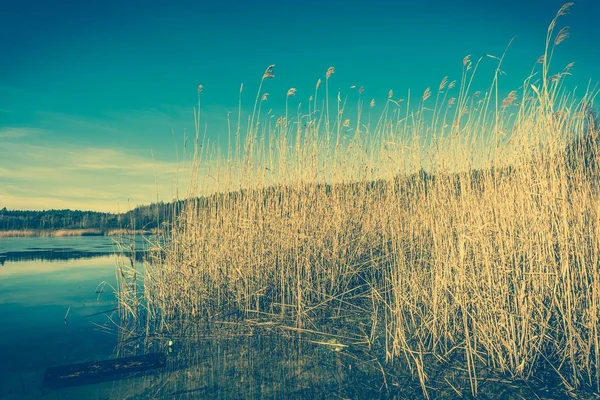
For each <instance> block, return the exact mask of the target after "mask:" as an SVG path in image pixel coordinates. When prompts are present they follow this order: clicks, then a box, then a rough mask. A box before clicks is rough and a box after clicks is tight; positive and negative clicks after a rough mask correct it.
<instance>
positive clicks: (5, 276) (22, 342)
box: [0, 237, 118, 399]
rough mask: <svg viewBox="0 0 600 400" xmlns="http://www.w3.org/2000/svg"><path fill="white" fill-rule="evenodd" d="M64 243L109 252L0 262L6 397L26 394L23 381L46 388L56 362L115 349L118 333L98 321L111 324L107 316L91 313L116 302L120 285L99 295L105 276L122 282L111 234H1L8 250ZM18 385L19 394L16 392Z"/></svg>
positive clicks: (0, 377) (0, 362) (0, 394)
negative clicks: (117, 275)
mask: <svg viewBox="0 0 600 400" xmlns="http://www.w3.org/2000/svg"><path fill="white" fill-rule="evenodd" d="M88 245H89V246H88ZM54 246H56V247H54ZM61 246H64V247H69V248H77V249H80V250H94V249H93V248H94V247H96V248H98V247H102V248H105V249H107V254H106V255H105V256H102V257H97V258H91V259H74V260H59V261H52V262H51V261H16V262H12V261H7V262H5V263H4V265H2V266H0V320H1V323H0V399H3V398H5V397H6V398H21V397H20V395H17V396H16V397H15V396H14V393H16V392H15V391H16V390H17V386H18V389H19V390H21V386H22V385H25V386H26V387H27V386H33V387H36V388H37V387H39V384H40V378H41V376H43V373H44V371H45V369H46V368H47V367H49V366H55V365H64V364H71V363H77V362H83V361H88V360H96V359H102V358H110V357H111V356H112V355H113V350H114V346H115V345H116V337H115V336H114V335H111V334H107V333H105V332H102V331H101V330H100V329H99V328H98V327H97V326H96V325H94V323H95V324H100V325H104V324H106V323H107V318H106V315H104V314H99V315H96V316H90V315H91V314H95V313H98V312H101V311H106V310H111V309H113V308H115V307H116V303H115V299H114V294H113V289H112V287H110V286H108V285H106V286H105V287H104V290H103V291H102V293H97V291H98V290H99V289H100V288H101V287H99V284H101V283H102V282H107V283H108V284H110V285H113V286H114V285H115V282H116V278H115V265H116V262H117V260H118V257H117V256H116V255H113V254H110V252H111V251H112V244H111V240H110V238H102V237H100V238H97V237H85V238H81V237H79V238H2V239H0V253H2V252H3V251H19V250H21V251H28V249H31V248H33V247H42V248H45V249H52V248H60V247H61ZM69 307H70V311H69V315H68V320H67V322H68V324H66V323H65V321H64V317H65V314H66V312H67V310H68V309H69ZM107 326H108V327H110V328H113V326H111V325H110V324H108V325H107ZM21 380H24V382H23V384H21V382H20V381H21ZM28 380H31V381H28ZM15 382H18V385H17V383H15ZM15 385H16V386H15ZM11 387H12V388H13V389H14V390H13V389H9V388H11ZM11 390H13V394H12V395H10V396H8V395H9V394H10V393H9V392H10V391H11ZM21 394H22V393H21ZM37 395H39V392H37ZM33 397H34V398H35V396H33Z"/></svg>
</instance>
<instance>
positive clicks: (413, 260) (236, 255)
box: [135, 7, 600, 397]
mask: <svg viewBox="0 0 600 400" xmlns="http://www.w3.org/2000/svg"><path fill="white" fill-rule="evenodd" d="M567 11H568V7H567V8H566V9H565V7H563V8H561V10H560V12H559V13H558V15H557V18H558V17H560V16H561V15H564V14H565V13H566V12H567ZM556 23H557V22H556V19H555V20H554V21H552V23H551V29H550V30H549V33H548V38H547V42H548V45H547V48H546V51H545V54H544V56H543V57H540V58H539V63H536V66H535V67H534V68H536V69H541V71H538V72H541V75H542V76H543V80H542V81H541V82H535V81H533V80H532V79H533V78H531V77H530V78H527V80H526V81H525V84H524V88H523V89H521V90H520V91H518V92H517V91H514V92H510V94H509V95H508V96H504V97H505V100H501V99H502V97H503V96H501V95H500V93H499V92H498V82H497V78H498V76H497V75H496V76H494V77H493V79H492V84H491V86H490V88H489V90H488V91H487V92H486V93H479V92H478V93H471V92H470V90H471V89H470V87H471V82H472V79H473V76H474V74H475V73H476V71H477V67H478V65H479V63H480V62H496V63H497V64H498V68H497V70H496V71H497V72H496V73H497V74H499V73H500V67H501V63H502V59H503V57H487V58H486V59H485V61H484V60H483V59H480V60H478V61H476V62H475V63H473V62H472V61H471V60H470V58H469V57H465V60H464V63H463V64H464V70H463V76H462V78H461V79H460V81H459V82H458V83H456V82H454V81H451V82H449V83H448V78H444V79H443V81H442V84H440V85H439V90H438V93H432V91H431V89H430V88H427V90H426V91H425V92H424V94H423V96H421V97H420V98H419V99H418V103H417V104H416V105H412V104H410V97H409V98H408V100H407V101H404V100H397V101H396V100H394V99H393V98H392V97H393V93H392V92H390V95H389V98H388V99H387V102H386V104H385V106H384V109H383V112H382V114H381V115H380V116H379V117H378V119H375V117H373V119H371V115H370V112H371V109H372V108H373V107H372V106H373V101H371V107H370V108H369V109H368V110H367V112H368V113H369V115H368V116H365V115H363V114H364V113H363V102H364V99H363V97H362V90H359V91H358V103H357V107H356V108H355V109H356V110H357V114H355V115H348V113H346V112H345V111H344V110H345V105H346V103H345V100H344V101H342V99H341V97H340V96H338V100H337V110H338V114H337V116H332V117H331V118H330V117H329V114H330V104H329V103H330V100H329V92H328V86H327V83H328V81H329V79H333V77H332V74H333V68H330V69H329V70H328V71H327V73H326V76H325V89H326V95H325V101H324V104H322V105H318V104H317V91H318V86H319V84H317V91H315V94H314V97H312V96H311V100H313V101H312V102H309V106H308V108H309V109H308V113H307V114H306V115H303V114H301V113H300V112H298V115H297V116H296V117H294V116H289V115H287V113H288V111H286V117H285V123H274V122H271V120H270V119H268V118H264V117H263V116H261V115H260V103H259V99H261V95H262V84H263V81H264V79H266V78H272V77H273V66H270V67H269V68H268V69H267V71H266V72H265V73H264V75H263V80H262V81H261V88H260V89H259V92H258V93H257V96H256V99H257V100H256V103H255V104H256V106H255V109H254V112H253V115H252V117H251V118H250V120H249V124H248V129H247V131H246V135H245V143H242V144H240V145H237V146H235V148H233V149H230V150H229V151H228V154H229V156H228V157H227V158H226V159H222V158H219V157H218V156H217V154H216V153H212V152H211V150H210V148H209V146H206V145H205V146H204V147H203V149H204V152H203V153H200V151H199V150H197V151H196V152H195V154H194V155H193V162H194V166H195V168H194V171H196V174H195V175H194V176H193V177H192V182H193V184H192V186H191V188H190V192H189V196H188V199H189V200H188V201H187V203H186V206H185V207H184V209H183V210H182V212H181V213H180V214H179V217H178V219H177V221H175V224H174V225H173V228H172V230H171V231H169V232H167V237H166V239H167V240H166V244H165V245H164V247H163V248H162V249H161V251H160V252H156V254H155V257H154V259H153V260H152V262H150V263H149V264H148V265H146V273H145V274H144V286H145V291H144V296H145V298H144V300H143V302H142V303H143V304H144V307H145V311H146V313H147V314H146V316H147V317H148V318H147V322H148V329H149V331H161V332H167V331H169V332H173V331H176V330H177V329H179V328H181V327H182V326H184V325H185V324H186V323H189V322H190V321H206V320H208V321H213V320H223V319H226V317H227V316H228V315H231V313H236V315H241V316H242V317H245V318H248V317H253V318H256V317H260V318H264V319H267V320H279V321H288V322H290V325H293V326H295V327H296V328H297V329H305V330H311V331H322V332H330V331H332V329H334V328H331V325H332V324H331V322H332V321H335V327H336V328H335V329H337V330H336V331H335V332H336V334H339V335H340V336H343V337H345V338H346V339H345V340H347V341H348V342H351V343H350V344H358V343H362V344H363V345H365V346H368V347H371V346H373V348H375V347H377V346H381V348H382V349H383V351H384V352H385V358H386V359H387V360H388V361H390V362H391V361H394V362H400V363H403V365H405V366H407V367H409V368H410V370H411V371H412V372H413V374H414V377H415V379H418V380H419V381H420V383H421V386H422V390H423V394H424V396H426V397H427V396H428V394H429V391H431V388H430V387H431V385H430V380H431V375H432V373H434V372H435V368H438V367H439V365H454V366H456V365H459V366H460V367H461V368H463V369H464V370H465V371H466V373H467V375H468V378H469V379H468V382H469V383H468V387H466V388H465V387H461V388H459V387H457V388H455V390H456V391H457V393H459V392H460V391H464V390H467V391H470V392H471V393H472V394H473V395H477V393H478V392H479V391H480V389H479V385H480V378H481V376H482V374H483V372H482V371H490V370H491V371H494V372H496V373H498V374H501V375H504V376H508V377H510V378H514V379H525V380H527V379H532V378H534V377H535V378H536V379H539V380H542V377H544V376H545V377H547V376H551V378H548V379H553V380H555V381H554V383H556V381H558V382H559V385H560V386H562V388H563V390H566V391H571V390H573V389H575V388H580V387H590V388H593V390H595V391H599V390H600V334H599V332H598V326H599V325H598V319H599V318H600V308H599V302H600V197H599V196H598V186H597V180H596V176H597V172H598V169H597V167H596V166H598V165H599V164H598V161H599V160H598V159H597V157H598V155H599V154H600V153H598V151H597V146H598V142H597V141H596V140H590V139H589V138H590V137H595V135H597V134H598V127H597V126H595V125H594V124H593V122H592V120H591V117H590V115H591V114H590V110H591V105H592V101H593V98H594V96H595V93H587V94H586V95H585V96H584V97H583V98H580V99H578V100H576V99H575V98H574V97H573V96H572V95H571V94H569V93H568V92H565V91H563V90H562V79H560V77H559V78H558V79H551V77H550V76H549V71H550V64H549V62H550V60H551V58H552V54H553V52H554V48H555V46H556V45H558V44H560V43H561V42H562V41H563V40H565V39H566V31H560V32H559V34H558V37H556V38H555V36H556V35H554V33H553V32H554V27H555V25H556ZM488 58H490V59H491V60H492V61H490V60H489V59H488ZM532 75H533V74H532ZM319 82H320V81H319ZM434 87H435V86H434ZM290 90H291V89H290ZM294 93H295V90H294ZM240 95H241V94H240ZM289 97H291V96H290V93H289V92H288V96H286V97H285V98H286V110H287V101H288V99H289ZM265 99H266V96H265ZM433 101H435V106H434V108H433V109H431V108H429V107H431V104H430V103H431V102H433ZM261 102H262V101H261ZM410 107H416V109H414V110H413V109H411V108H410ZM332 108H333V107H332ZM348 108H350V107H348ZM333 112H335V111H333ZM199 118H200V112H199V111H198V112H197V119H198V120H197V128H198V129H199V126H200V123H199ZM261 118H262V119H261ZM367 118H368V120H369V121H370V122H369V123H368V124H367V125H363V124H361V123H358V121H361V120H362V121H364V120H365V119H367ZM290 120H293V122H294V123H287V121H290ZM348 120H350V121H348ZM351 121H353V122H354V124H352V123H351ZM295 122H301V123H298V124H296V123H295ZM259 123H260V124H259ZM348 125H349V126H348ZM239 126H240V124H239V123H238V130H237V131H236V132H234V133H233V135H234V136H235V140H234V141H233V143H240V142H241V133H240V130H239ZM349 133H350V134H351V136H349ZM197 138H198V135H197ZM578 138H579V139H578ZM207 166H210V172H209V173H208V174H209V175H210V177H206V176H203V175H202V174H201V173H200V171H205V170H206V168H207ZM424 171H427V172H424ZM209 181H210V182H216V183H215V184H214V185H213V184H212V183H211V190H215V189H216V190H217V191H218V192H220V193H224V194H215V195H211V196H207V197H201V198H198V197H197V196H198V195H199V194H202V193H203V192H202V190H203V184H204V183H203V182H209ZM135 301H136V302H137V297H136V300H135ZM136 307H137V303H136ZM348 338H350V339H348ZM546 383H547V382H546Z"/></svg>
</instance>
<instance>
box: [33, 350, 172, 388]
mask: <svg viewBox="0 0 600 400" xmlns="http://www.w3.org/2000/svg"><path fill="white" fill-rule="evenodd" d="M166 363H167V360H166V357H165V355H164V354H163V353H150V354H144V355H141V356H133V357H126V358H117V359H114V360H102V361H91V362H86V363H81V364H71V365H65V366H59V367H51V368H48V369H46V373H45V374H44V381H43V385H44V386H45V387H53V388H57V387H65V386H76V385H89V384H92V383H98V382H104V381H109V380H115V379H124V378H130V377H132V376H135V375H138V374H139V373H141V372H145V371H150V370H153V369H158V368H163V367H164V366H165V365H166Z"/></svg>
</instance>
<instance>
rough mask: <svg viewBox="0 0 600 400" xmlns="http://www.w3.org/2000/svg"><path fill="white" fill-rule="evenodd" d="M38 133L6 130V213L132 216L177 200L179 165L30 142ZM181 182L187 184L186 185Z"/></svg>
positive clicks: (2, 134) (0, 191)
mask: <svg viewBox="0 0 600 400" xmlns="http://www.w3.org/2000/svg"><path fill="white" fill-rule="evenodd" d="M41 133H42V132H40V131H39V130H37V129H24V128H4V129H0V139H2V142H0V160H1V161H0V207H7V208H9V209H38V210H41V209H52V208H72V209H89V210H97V211H110V212H117V211H126V210H127V209H129V208H133V207H135V206H136V205H139V204H147V203H150V202H152V201H156V200H157V195H158V199H159V200H163V201H170V200H172V199H173V197H174V195H173V194H174V193H175V187H174V182H175V181H176V177H177V176H176V175H177V174H178V171H179V174H181V172H182V171H185V169H184V168H181V167H179V168H178V165H177V163H175V162H168V161H159V160H153V159H152V156H151V154H150V152H148V156H146V157H144V156H141V155H139V154H135V153H133V152H127V151H121V150H115V149H110V148H102V147H90V146H84V145H80V144H72V143H67V142H51V143H46V144H44V143H43V142H42V141H40V140H35V141H33V140H29V138H30V136H31V135H33V134H35V135H36V137H37V138H39V137H40V135H41ZM180 181H181V180H180Z"/></svg>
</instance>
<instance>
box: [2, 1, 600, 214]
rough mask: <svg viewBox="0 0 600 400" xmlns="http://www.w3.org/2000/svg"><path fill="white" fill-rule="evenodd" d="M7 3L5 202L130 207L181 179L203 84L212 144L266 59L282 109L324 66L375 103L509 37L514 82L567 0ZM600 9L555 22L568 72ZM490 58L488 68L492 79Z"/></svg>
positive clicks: (167, 191) (584, 52) (589, 67)
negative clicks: (563, 37) (565, 29)
mask: <svg viewBox="0 0 600 400" xmlns="http://www.w3.org/2000/svg"><path fill="white" fill-rule="evenodd" d="M0 4H1V9H2V12H1V13H0V42H1V43H2V50H1V54H0V209H1V208H3V207H6V208H8V209H27V210H44V209H63V208H71V209H83V210H97V211H107V212H119V211H120V212H123V211H127V210H128V209H131V208H133V207H135V206H137V205H141V204H148V203H150V202H153V201H156V200H157V199H160V200H165V201H170V200H171V199H172V198H173V197H174V196H175V195H176V191H177V188H181V185H182V184H181V182H179V183H178V181H177V177H178V176H180V175H179V174H181V171H182V170H185V169H186V168H187V165H186V164H185V163H183V162H182V161H181V159H182V154H181V153H182V148H183V144H184V142H185V136H186V135H188V136H190V135H193V131H194V116H193V115H194V114H193V108H194V106H195V105H196V104H197V88H198V85H200V84H201V85H203V91H202V121H203V122H202V125H203V127H205V130H206V137H207V139H208V140H210V141H211V142H214V143H217V144H221V145H224V144H226V143H225V140H224V138H225V137H226V136H227V124H226V118H227V114H228V113H229V112H231V113H232V114H234V115H235V114H237V104H238V94H239V89H240V84H242V83H243V84H244V92H243V108H244V109H245V110H248V108H249V109H250V111H251V109H252V106H253V102H254V97H255V95H256V91H257V89H258V85H259V83H260V79H261V77H262V74H263V71H264V70H265V68H266V67H267V66H268V65H271V64H275V69H274V73H275V79H272V80H268V81H266V82H265V86H264V88H263V92H269V94H270V97H269V102H270V105H269V106H270V107H272V108H273V109H274V110H275V112H276V113H277V112H281V110H282V109H283V107H284V105H285V98H286V93H287V90H288V89H289V88H291V87H295V88H297V92H296V96H295V97H294V98H293V99H292V100H291V101H292V102H293V105H294V108H295V106H296V105H297V104H298V102H302V101H304V102H306V100H308V97H309V96H310V95H311V94H312V93H313V91H314V87H315V83H316V81H317V79H319V78H324V75H325V72H326V70H327V68H328V67H330V66H334V67H335V74H334V75H333V76H332V78H331V80H330V88H331V89H335V90H337V89H338V88H339V89H340V90H342V92H343V91H345V90H348V88H349V87H350V86H351V85H356V86H363V87H364V89H365V95H366V96H368V97H372V98H374V99H376V101H379V100H380V101H379V102H378V104H382V103H384V102H385V99H386V98H387V94H388V91H389V90H390V89H393V90H394V92H395V93H407V91H408V90H409V89H411V90H412V91H414V92H415V93H423V91H424V90H425V88H427V87H429V86H432V87H437V85H438V84H439V82H440V81H441V80H442V78H443V77H444V76H449V77H450V79H459V78H460V73H461V68H462V60H463V57H464V56H466V55H467V54H471V55H472V58H473V59H477V58H478V57H479V56H481V55H483V54H486V53H489V54H492V55H496V56H500V55H501V54H502V53H503V51H504V50H505V48H506V46H507V44H508V43H509V41H510V40H511V38H513V37H515V40H514V41H513V42H512V44H511V46H510V48H509V49H508V52H507V56H506V61H505V64H504V68H503V70H504V71H505V72H506V75H505V76H503V77H502V80H501V81H500V85H501V87H502V90H504V91H506V92H507V93H508V92H509V91H510V90H512V89H516V88H518V86H519V85H520V84H521V83H522V82H523V80H524V79H525V78H526V77H527V75H528V73H529V72H530V70H531V67H532V66H533V65H534V64H535V61H536V60H537V58H538V57H539V56H540V55H541V54H542V53H543V48H544V40H545V34H546V29H547V26H548V23H549V22H550V20H551V19H552V18H553V17H554V15H555V14H556V12H557V11H558V9H559V8H560V7H561V6H562V5H563V4H564V1H562V0H559V1H556V0H529V1H523V0H519V1H517V0H502V1H495V0H490V1H481V0H451V1H446V0H421V1H402V0H395V1H391V0H388V1H378V0H372V1H338V0H321V1H315V0H305V1H294V2H292V1H278V2H273V1H230V0H223V1H210V2H208V1H204V0H196V1H173V2H164V1H153V0H146V1H131V0H130V1H127V0H120V1H114V0H103V1H96V0H88V1H79V0H78V1H65V0H56V1H52V2H50V1H45V0H43V1H42V0H37V1H32V0H19V1H16V0H0ZM599 12H600V1H598V0H580V1H578V2H575V5H574V6H573V8H572V10H571V13H570V15H567V16H565V17H563V18H562V19H561V20H560V22H559V27H561V26H563V25H568V26H569V27H570V37H569V39H568V40H567V41H566V42H565V43H564V44H561V46H560V47H559V48H558V50H557V53H556V55H555V58H554V61H553V62H554V64H555V65H556V68H557V70H561V69H562V68H563V67H564V66H565V65H566V64H568V63H569V62H575V67H574V69H573V71H572V72H573V76H569V77H568V80H569V81H568V82H567V84H568V85H569V86H572V87H575V86H577V87H585V86H586V85H587V84H588V83H590V82H591V83H592V85H594V84H597V83H598V79H600V68H599V67H598V66H599V65H600V51H597V50H596V51H594V49H597V48H598V47H599V44H600V24H598V23H597V20H598V16H599V15H600V13H599ZM486 68H487V70H486ZM492 71H493V68H492V64H489V66H488V67H486V65H484V66H483V68H482V72H481V73H482V75H483V78H482V79H485V82H486V85H487V84H489V82H490V81H491V73H492ZM486 73H487V74H488V75H487V76H486ZM203 129H204V128H203ZM178 160H179V161H178ZM178 171H179V172H178Z"/></svg>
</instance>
